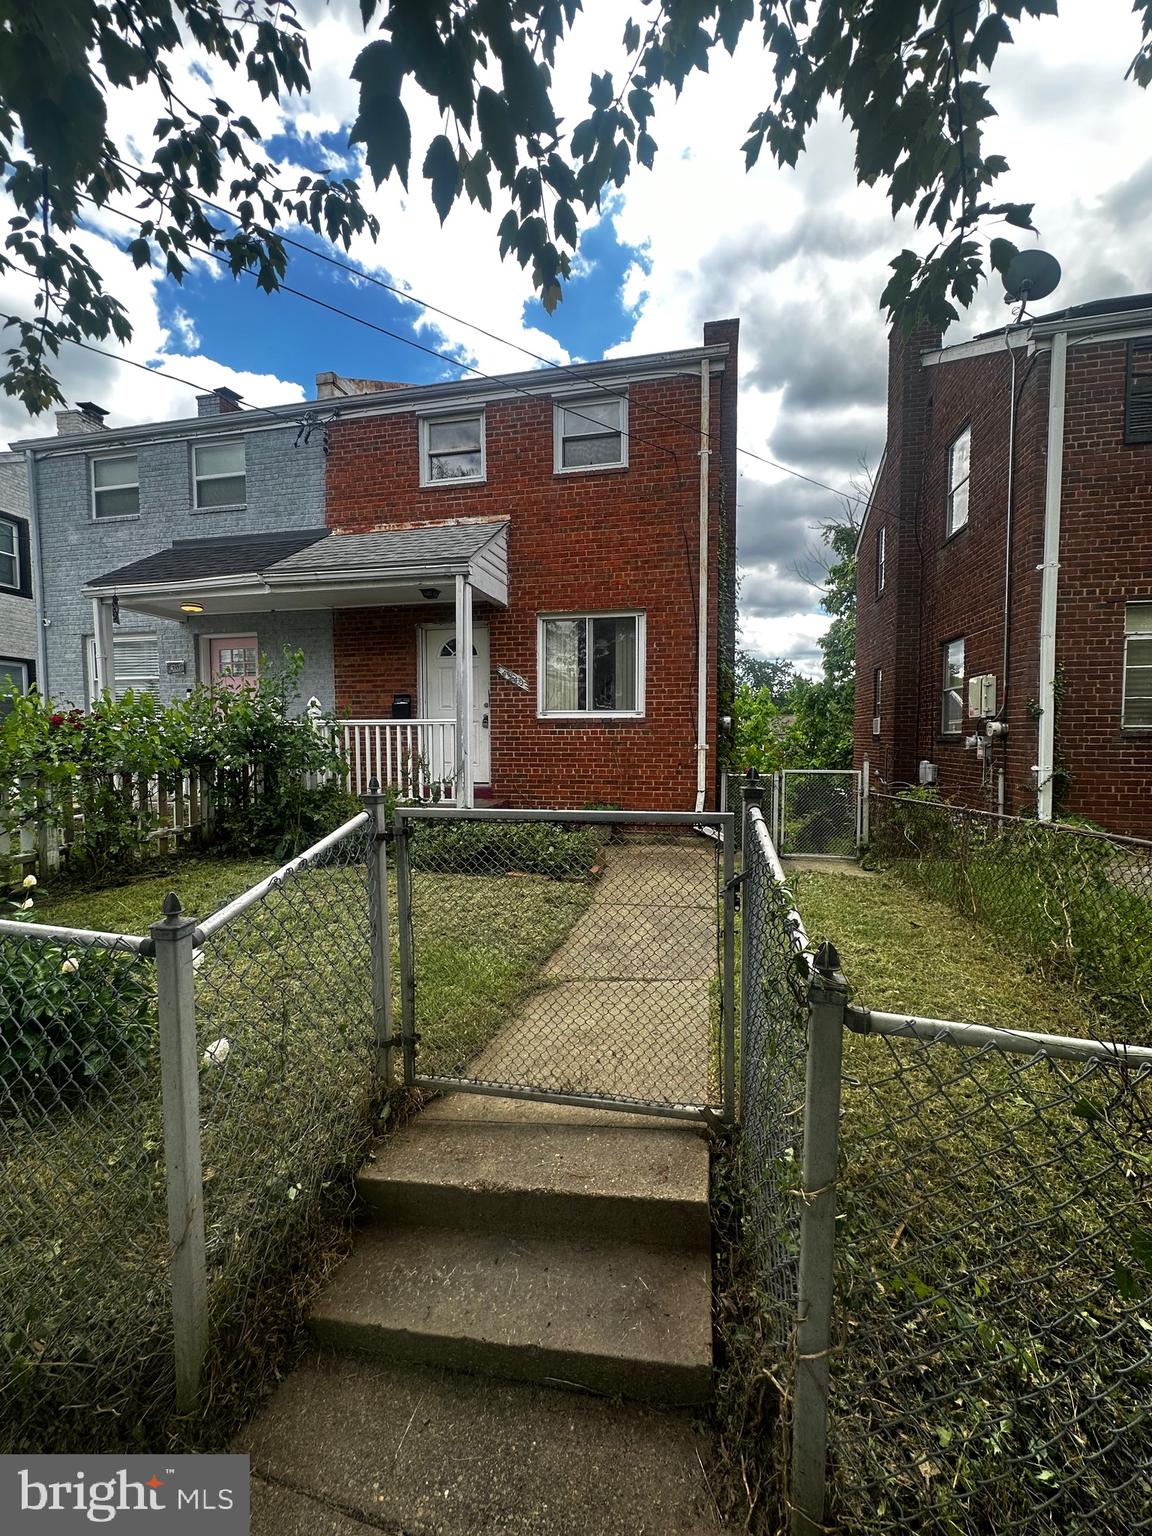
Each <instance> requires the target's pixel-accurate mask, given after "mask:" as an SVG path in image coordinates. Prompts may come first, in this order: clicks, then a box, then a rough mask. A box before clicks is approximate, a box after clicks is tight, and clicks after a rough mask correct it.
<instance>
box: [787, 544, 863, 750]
mask: <svg viewBox="0 0 1152 1536" xmlns="http://www.w3.org/2000/svg"><path fill="white" fill-rule="evenodd" d="M856 535H857V528H856V525H855V523H854V522H853V521H851V520H850V519H849V520H846V521H839V522H831V523H825V524H824V525H823V527H822V528H821V530H820V536H821V540H822V542H823V543H824V545H825V546H826V547H827V549H828V551H829V555H830V558H829V561H828V565H827V576H826V581H825V585H824V590H823V593H822V596H821V599H820V604H821V607H822V608H823V609H824V611H825V613H830V614H831V615H832V623H831V624H830V625H829V626H828V628H827V630H826V631H825V633H824V634H823V635H822V636H821V638H820V640H819V642H818V643H819V646H820V653H821V655H822V657H823V659H824V676H823V677H822V678H821V680H820V681H819V682H816V683H814V682H809V681H808V680H807V679H806V678H800V679H798V680H797V684H796V687H795V688H794V689H793V692H792V700H791V704H792V711H793V722H792V728H791V731H790V733H789V734H790V745H791V750H792V751H793V752H794V754H795V755H796V757H797V758H798V766H802V767H808V768H850V767H851V766H852V727H853V722H854V719H855V713H856Z"/></svg>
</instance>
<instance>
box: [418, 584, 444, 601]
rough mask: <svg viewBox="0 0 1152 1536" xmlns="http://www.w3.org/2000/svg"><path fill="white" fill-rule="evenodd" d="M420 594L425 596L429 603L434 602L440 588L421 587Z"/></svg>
mask: <svg viewBox="0 0 1152 1536" xmlns="http://www.w3.org/2000/svg"><path fill="white" fill-rule="evenodd" d="M420 596H421V597H426V598H427V599H428V601H429V602H430V603H434V602H435V601H436V599H437V598H438V597H439V596H440V588H439V587H421V588H420Z"/></svg>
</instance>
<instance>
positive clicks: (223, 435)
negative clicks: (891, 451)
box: [84, 320, 739, 810]
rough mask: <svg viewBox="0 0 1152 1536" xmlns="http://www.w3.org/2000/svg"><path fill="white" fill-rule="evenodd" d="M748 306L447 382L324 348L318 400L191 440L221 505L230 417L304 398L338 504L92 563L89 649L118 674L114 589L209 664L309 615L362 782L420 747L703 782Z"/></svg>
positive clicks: (232, 454) (495, 778) (270, 423)
mask: <svg viewBox="0 0 1152 1536" xmlns="http://www.w3.org/2000/svg"><path fill="white" fill-rule="evenodd" d="M738 331H739V324H738V322H737V321H735V320H726V321H718V322H715V323H711V324H708V325H706V326H705V328H704V338H703V341H704V344H703V346H701V347H696V348H692V349H689V350H684V351H679V352H668V353H660V354H654V355H649V356H642V357H629V358H617V359H611V360H608V361H605V362H600V363H591V364H580V365H576V366H573V367H570V368H564V369H559V370H557V369H547V370H535V371H533V372H530V373H519V374H512V375H506V376H502V377H499V378H490V379H465V380H463V381H460V382H458V383H443V384H430V385H421V386H407V385H384V384H374V383H368V382H365V381H353V380H341V379H338V378H337V377H336V376H335V375H332V374H322V375H320V377H319V379H318V381H317V382H318V387H319V398H318V400H317V401H316V402H315V403H314V404H312V405H310V406H308V407H304V408H302V407H299V406H296V407H294V408H277V410H275V411H272V412H265V411H248V412H243V413H237V412H235V411H234V410H226V411H225V412H224V414H223V416H221V415H217V416H216V417H215V420H214V421H213V422H211V423H209V424H207V425H206V426H205V428H204V433H202V434H201V435H204V434H211V441H208V437H207V436H205V443H206V444H207V446H204V445H201V446H199V447H198V448H194V449H193V454H194V455H195V454H196V453H199V455H200V461H202V462H203V464H208V463H209V457H206V456H210V455H211V454H213V453H215V454H216V458H215V459H211V460H210V462H211V464H212V465H216V464H217V461H218V463H219V467H218V469H217V470H214V472H216V473H218V474H219V475H221V476H230V477H231V480H230V481H229V485H228V488H227V496H228V497H229V498H231V499H232V500H234V501H236V502H237V507H236V508H230V510H233V511H237V510H238V511H239V512H240V513H241V514H242V513H243V510H244V506H245V505H246V504H247V503H248V502H249V501H251V500H252V497H253V495H254V491H255V487H254V486H253V484H252V483H251V482H252V468H251V466H252V463H253V458H252V449H251V447H249V449H248V450H246V457H245V451H244V450H242V449H241V448H240V447H238V446H237V441H238V440H240V439H243V438H247V439H249V440H253V439H255V437H256V434H258V433H260V432H261V431H262V430H263V431H266V432H271V431H272V430H274V429H276V428H280V429H281V430H282V428H283V425H284V423H285V422H289V424H290V425H296V426H297V427H298V431H297V440H298V441H299V440H300V439H301V438H303V439H306V440H307V442H306V446H307V445H310V446H311V448H312V449H314V448H315V446H316V443H317V442H318V441H319V440H320V439H321V437H323V440H324V444H325V449H326V458H325V463H324V526H323V527H308V526H306V525H305V526H304V527H303V528H302V527H301V526H300V523H301V519H299V518H291V519H289V518H285V519H284V521H283V522H281V523H280V524H279V526H269V520H268V518H267V517H264V518H263V519H262V521H261V525H260V527H259V528H258V529H256V528H254V529H251V530H249V531H241V532H238V533H233V534H230V535H228V536H226V537H223V538H207V539H204V538H200V539H195V540H180V541H177V542H175V543H173V544H172V545H171V546H169V547H168V548H166V549H162V550H159V551H158V552H157V553H155V554H154V555H150V556H146V557H144V558H143V559H138V560H135V561H133V562H132V563H130V564H129V565H127V566H122V567H120V568H118V569H116V570H113V571H109V572H107V573H105V574H104V575H102V576H100V577H97V578H95V579H93V580H90V581H89V582H88V583H87V585H86V587H85V588H84V591H85V594H86V596H88V597H89V598H90V599H91V600H92V601H93V603H94V605H95V606H94V618H93V632H94V635H95V642H94V655H95V666H96V669H97V672H98V674H99V675H101V676H113V675H115V659H116V658H115V648H116V644H117V640H116V636H115V635H114V634H113V632H112V621H111V613H112V609H113V606H114V607H115V610H116V612H117V613H120V612H121V610H125V611H131V612H132V613H134V614H137V615H148V616H151V617H152V618H154V619H168V620H177V621H180V622H183V623H185V624H190V625H191V626H192V627H193V629H194V630H196V632H197V633H198V634H200V631H204V633H202V634H200V644H201V647H202V655H201V661H200V670H201V673H202V675H204V676H206V677H209V676H210V677H215V675H216V672H217V661H216V658H217V656H218V655H222V656H224V657H226V658H227V659H228V660H229V661H230V662H231V661H233V660H234V659H235V658H236V657H241V658H242V659H243V663H244V666H245V667H246V668H248V669H251V668H252V667H254V666H255V665H256V660H255V658H256V656H257V654H258V653H259V652H260V651H261V650H262V649H263V648H264V647H265V638H264V637H265V636H266V635H267V636H271V635H272V634H273V633H274V634H276V635H277V636H279V635H282V634H284V633H285V632H286V633H287V637H288V638H289V639H292V638H293V630H292V627H291V625H292V623H295V624H297V625H298V626H299V633H300V634H301V636H305V635H306V636H307V639H305V640H302V641H301V643H302V644H305V646H306V648H308V647H310V658H311V660H310V665H312V663H314V662H316V659H317V658H321V657H322V658H323V665H320V664H319V663H317V664H316V665H312V671H311V672H310V673H309V676H310V677H311V679H312V686H313V687H314V689H315V691H316V692H317V694H318V696H320V697H321V699H322V702H324V703H326V704H329V703H330V704H334V705H335V707H336V709H337V711H338V712H339V713H340V714H341V715H342V716H344V717H345V718H346V719H347V720H348V722H349V723H348V725H347V727H346V729H345V736H346V740H347V743H348V752H349V756H350V757H351V758H352V760H353V768H354V772H355V778H356V780H357V782H359V783H361V784H363V783H364V782H365V781H366V779H367V777H368V775H369V773H370V772H371V773H376V774H378V776H379V777H380V778H381V779H382V780H388V781H391V782H396V778H397V765H398V763H399V762H401V761H404V760H407V761H418V762H419V765H420V779H421V784H422V786H424V787H427V785H429V784H435V783H439V784H448V785H450V786H451V792H452V793H453V795H454V796H455V798H456V799H457V800H458V801H460V802H461V803H463V804H472V803H473V802H474V801H476V800H480V801H484V800H485V799H488V800H496V801H498V802H500V803H503V804H513V805H529V806H530V805H554V806H569V807H581V806H585V805H589V804H593V803H604V802H607V803H612V804H618V805H621V806H624V807H626V808H641V807H647V808H655V809H670V810H671V809H675V810H685V809H692V808H693V807H700V808H711V807H713V806H714V805H715V804H716V803H717V801H716V798H715V797H716V790H717V784H718V766H717V765H718V759H719V757H720V755H721V754H720V752H719V751H718V748H719V747H720V745H721V740H722V737H723V734H724V731H725V729H726V715H727V709H728V705H727V702H726V699H727V689H726V685H725V681H724V680H725V679H726V678H728V677H730V675H731V668H732V660H733V649H734V643H735V529H736V466H735V456H736V386H737V374H736V367H737V339H738ZM293 411H294V412H295V417H296V418H299V421H298V422H297V421H293V420H292V419H291V418H292V415H293ZM264 418H269V420H267V421H266V420H264ZM169 431H171V429H170V428H169ZM288 441H289V442H291V441H292V440H291V439H288ZM702 449H703V451H702ZM287 452H288V450H285V451H283V452H281V454H280V458H281V459H284V458H285V457H286V454H287ZM196 462H197V461H196V460H195V459H194V464H195V463H196ZM246 464H247V466H248V467H247V470H246V469H245V465H246ZM194 472H195V470H194ZM269 472H270V471H269ZM263 473H264V472H263V471H262V474H263ZM286 473H287V471H286ZM201 478H203V475H202V477H201ZM233 482H234V484H233ZM286 483H288V482H287V481H286ZM221 494H224V493H223V492H222V493H221ZM241 528H242V529H243V522H242V520H241ZM182 615H185V616H190V617H185V618H183V619H182V618H181V616H182ZM285 626H287V630H286V629H285ZM209 630H210V631H211V633H208V632H207V631H209ZM325 648H327V649H325ZM469 655H471V657H472V665H471V666H465V665H464V658H465V657H467V656H469ZM329 658H330V659H329ZM325 667H327V669H328V670H327V672H325V670H324V668H325ZM329 679H330V682H329ZM465 722H469V725H468V727H467V728H466V727H465Z"/></svg>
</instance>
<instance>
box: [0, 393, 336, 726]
mask: <svg viewBox="0 0 1152 1536" xmlns="http://www.w3.org/2000/svg"><path fill="white" fill-rule="evenodd" d="M196 405H197V410H198V414H197V416H196V417H195V418H193V419H190V420H183V421H169V422H157V423H153V424H151V425H149V426H143V427H140V426H136V427H125V428H117V429H109V428H108V427H107V426H106V425H105V422H104V417H105V415H106V413H105V412H104V411H102V410H101V409H100V408H99V407H98V406H95V405H93V404H91V403H89V402H82V403H81V404H80V406H79V408H78V409H77V410H72V411H61V412H58V413H57V418H56V420H57V429H58V430H57V435H56V436H55V437H53V438H40V439H35V440H32V441H29V442H25V443H22V444H21V445H20V447H21V448H23V449H24V451H25V453H26V454H27V458H28V465H29V476H30V479H31V484H32V492H33V499H32V506H33V512H34V517H35V521H36V526H37V529H38V532H39V542H40V576H41V594H40V602H41V614H42V618H43V621H44V641H45V643H44V652H43V658H44V667H43V673H44V675H43V677H42V678H41V679H39V681H40V687H41V691H42V692H43V693H44V694H45V695H46V696H48V697H50V698H51V699H52V700H53V701H54V702H55V703H60V704H75V705H79V706H81V707H84V706H85V705H87V704H88V703H90V702H91V700H92V698H93V697H95V696H96V695H97V694H98V693H99V692H100V691H101V690H102V689H103V687H104V681H103V680H102V679H101V678H100V676H99V672H100V662H99V657H100V656H101V655H102V654H103V649H102V648H101V647H98V645H97V643H96V634H97V628H98V625H99V623H100V610H99V606H98V605H94V603H93V601H92V598H91V596H90V595H88V594H86V592H85V588H86V586H88V584H89V583H91V582H93V581H94V580H96V579H97V578H99V577H100V576H102V575H103V574H104V573H106V572H108V571H111V570H114V569H119V568H122V567H124V566H127V565H130V564H131V563H132V562H134V561H137V560H139V559H140V558H141V557H143V556H147V555H152V554H156V553H158V552H160V551H162V550H165V549H169V548H176V547H180V548H187V547H195V546H201V545H211V546H213V547H215V548H219V547H220V546H221V545H224V546H225V547H227V544H228V542H229V541H231V540H232V539H235V540H237V541H238V542H242V541H244V540H245V539H251V538H252V537H253V536H254V535H260V534H268V533H271V534H275V535H280V536H282V537H283V536H285V535H290V534H291V533H292V531H294V530H302V531H303V530H310V529H314V530H316V531H317V532H318V533H319V532H321V531H322V530H323V528H324V449H323V441H322V433H320V432H313V433H311V434H305V433H302V432H301V430H300V423H301V421H302V419H303V418H304V415H305V412H306V410H307V407H305V406H295V407H284V408H280V409H278V410H275V411H260V412H252V413H251V414H250V413H249V412H247V411H245V410H243V409H242V408H241V406H240V402H239V400H238V398H237V397H236V396H235V395H234V394H233V393H232V392H231V391H229V390H223V389H222V390H219V391H217V392H216V393H214V394H210V395H200V396H198V397H197V400H196ZM110 616H111V617H112V618H113V619H114V622H112V623H111V625H110V640H111V650H112V656H113V658H114V676H111V677H110V678H109V679H108V683H109V685H110V686H111V687H112V688H113V690H114V691H115V692H117V693H122V692H123V691H124V690H125V689H127V688H135V689H140V690H147V691H148V692H150V693H153V694H155V695H156V696H157V697H158V698H159V699H160V700H162V701H164V702H170V701H172V700H174V699H177V698H181V697H183V695H184V694H185V693H187V691H188V690H189V688H190V687H192V685H193V684H194V683H195V682H197V681H198V680H203V681H208V680H210V679H211V677H212V676H213V673H214V670H215V671H216V672H217V673H230V674H233V675H236V674H243V673H244V672H245V671H246V670H248V671H252V670H254V669H255V660H256V657H258V656H259V655H260V654H265V655H267V656H270V657H276V656H278V655H279V654H280V652H281V650H282V648H283V647H284V646H285V645H291V646H292V647H294V648H299V649H300V650H302V651H303V652H304V658H305V665H304V673H303V676H302V679H301V688H302V697H303V698H305V699H306V698H308V697H309V696H310V695H313V694H314V695H316V696H317V697H318V698H319V699H320V701H321V703H322V704H323V705H324V706H325V707H326V708H329V707H331V705H332V703H333V695H334V690H333V680H332V616H331V612H330V611H327V610H313V611H308V612H300V611H295V612H276V611H274V610H273V611H262V612H258V613H252V614H237V613H231V614H226V615H216V616H212V617H209V616H207V615H206V614H203V615H198V614H196V613H193V612H188V613H181V614H180V617H179V618H178V619H175V620H174V619H172V618H166V617H161V616H159V615H149V614H146V613H141V612H139V611H136V610H130V609H129V608H128V606H127V605H124V606H123V607H121V606H120V605H119V604H116V605H115V608H114V609H113V610H112V613H111V615H110ZM109 670H111V668H110V669H109Z"/></svg>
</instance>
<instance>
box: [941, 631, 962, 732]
mask: <svg viewBox="0 0 1152 1536" xmlns="http://www.w3.org/2000/svg"><path fill="white" fill-rule="evenodd" d="M963 727H964V641H963V640H962V639H960V640H949V642H948V644H947V645H946V646H945V647H944V684H943V690H942V694H941V705H940V731H941V734H942V735H944V736H959V734H960V732H961V730H962V729H963Z"/></svg>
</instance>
